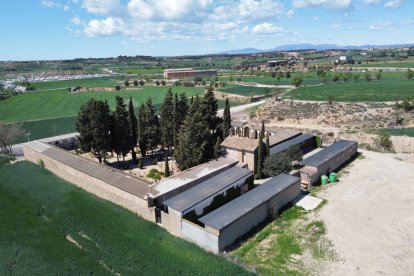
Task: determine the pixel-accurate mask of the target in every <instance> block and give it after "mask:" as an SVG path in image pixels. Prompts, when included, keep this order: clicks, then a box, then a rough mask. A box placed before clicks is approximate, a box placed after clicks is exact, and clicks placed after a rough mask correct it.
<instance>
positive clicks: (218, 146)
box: [214, 136, 221, 159]
mask: <svg viewBox="0 0 414 276" xmlns="http://www.w3.org/2000/svg"><path fill="white" fill-rule="evenodd" d="M220 156H221V139H220V136H218V137H217V141H216V144H215V145H214V158H215V159H218V158H219V157H220Z"/></svg>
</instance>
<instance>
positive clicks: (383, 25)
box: [369, 22, 395, 30]
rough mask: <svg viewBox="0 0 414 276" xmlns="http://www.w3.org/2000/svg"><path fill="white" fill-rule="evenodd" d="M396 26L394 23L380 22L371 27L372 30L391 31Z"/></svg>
mask: <svg viewBox="0 0 414 276" xmlns="http://www.w3.org/2000/svg"><path fill="white" fill-rule="evenodd" d="M394 26H395V24H394V23H392V22H379V23H374V24H371V25H370V26H369V29H370V30H391V29H393V28H394Z"/></svg>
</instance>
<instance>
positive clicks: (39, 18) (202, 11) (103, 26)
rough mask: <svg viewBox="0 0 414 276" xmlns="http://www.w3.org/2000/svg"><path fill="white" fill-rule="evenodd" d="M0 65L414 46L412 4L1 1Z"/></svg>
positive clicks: (373, 0) (385, 0) (375, 0)
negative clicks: (308, 47)
mask: <svg viewBox="0 0 414 276" xmlns="http://www.w3.org/2000/svg"><path fill="white" fill-rule="evenodd" d="M0 7H1V9H0V10H1V13H0V26H1V27H0V60H2V61H6V60H47V59H72V58H80V57H83V58H87V57H114V56H118V55H129V56H135V55H151V56H173V55H197V54H211V53H218V52H222V51H227V50H234V49H242V48H248V47H255V48H258V49H271V48H274V47H276V46H278V45H284V44H299V43H312V44H338V45H365V44H377V45H378V44H399V43H401V44H403V43H414V13H413V11H414V1H413V0H292V1H287V0H226V1H224V0H157V1H151V0H1V3H0Z"/></svg>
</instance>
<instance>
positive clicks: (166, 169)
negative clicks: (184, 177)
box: [164, 154, 170, 177]
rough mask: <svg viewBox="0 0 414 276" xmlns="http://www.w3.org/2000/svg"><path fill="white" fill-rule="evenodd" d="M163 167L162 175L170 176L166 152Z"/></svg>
mask: <svg viewBox="0 0 414 276" xmlns="http://www.w3.org/2000/svg"><path fill="white" fill-rule="evenodd" d="M164 167H165V169H164V176H165V177H169V176H170V168H169V166H168V154H165V166H164Z"/></svg>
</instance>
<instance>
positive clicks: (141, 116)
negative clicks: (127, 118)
mask: <svg viewBox="0 0 414 276" xmlns="http://www.w3.org/2000/svg"><path fill="white" fill-rule="evenodd" d="M137 123H138V124H137V125H138V129H137V140H138V146H139V150H140V151H141V155H142V156H145V155H146V154H147V149H148V141H147V137H146V136H145V105H144V104H141V107H140V109H139V112H138V119H137Z"/></svg>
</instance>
